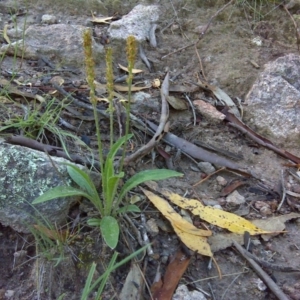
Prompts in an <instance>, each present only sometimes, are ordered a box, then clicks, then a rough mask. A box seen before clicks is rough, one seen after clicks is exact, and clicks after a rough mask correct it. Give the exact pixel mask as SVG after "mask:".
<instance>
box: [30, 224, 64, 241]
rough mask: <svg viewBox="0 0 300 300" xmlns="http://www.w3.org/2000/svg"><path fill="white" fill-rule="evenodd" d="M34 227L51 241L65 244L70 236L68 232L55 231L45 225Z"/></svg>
mask: <svg viewBox="0 0 300 300" xmlns="http://www.w3.org/2000/svg"><path fill="white" fill-rule="evenodd" d="M33 227H34V228H35V229H36V230H38V231H39V232H40V233H42V234H43V235H45V236H46V237H48V238H49V239H51V240H55V241H56V240H58V241H60V242H65V241H66V239H67V237H68V236H69V231H68V230H53V229H49V228H47V227H45V226H43V225H33Z"/></svg>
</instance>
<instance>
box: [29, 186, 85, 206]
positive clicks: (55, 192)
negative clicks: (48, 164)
mask: <svg viewBox="0 0 300 300" xmlns="http://www.w3.org/2000/svg"><path fill="white" fill-rule="evenodd" d="M71 196H83V197H86V198H88V199H90V195H89V194H87V193H85V192H83V191H81V190H79V189H76V188H74V187H72V186H58V187H55V188H53V189H50V190H48V191H46V192H45V193H44V194H43V195H41V196H39V197H37V198H36V199H34V200H33V202H32V204H38V203H43V202H46V201H49V200H52V199H56V198H64V197H71Z"/></svg>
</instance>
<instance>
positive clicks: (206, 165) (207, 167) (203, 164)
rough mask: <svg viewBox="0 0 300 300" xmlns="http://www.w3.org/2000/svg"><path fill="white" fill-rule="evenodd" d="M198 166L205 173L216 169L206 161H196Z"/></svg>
mask: <svg viewBox="0 0 300 300" xmlns="http://www.w3.org/2000/svg"><path fill="white" fill-rule="evenodd" d="M198 168H199V169H200V170H201V171H202V172H204V173H205V174H211V173H213V172H215V171H216V169H215V167H214V166H213V165H212V164H211V163H209V162H206V161H203V162H200V163H198Z"/></svg>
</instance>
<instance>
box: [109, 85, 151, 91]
mask: <svg viewBox="0 0 300 300" xmlns="http://www.w3.org/2000/svg"><path fill="white" fill-rule="evenodd" d="M149 88H151V85H146V86H134V85H133V86H131V91H132V92H137V91H141V90H145V89H149ZM114 89H115V90H117V91H118V92H128V91H129V87H128V85H119V84H115V85H114Z"/></svg>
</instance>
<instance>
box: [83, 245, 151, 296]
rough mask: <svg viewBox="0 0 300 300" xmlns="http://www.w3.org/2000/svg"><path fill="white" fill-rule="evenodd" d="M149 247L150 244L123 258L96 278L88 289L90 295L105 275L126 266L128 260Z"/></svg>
mask: <svg viewBox="0 0 300 300" xmlns="http://www.w3.org/2000/svg"><path fill="white" fill-rule="evenodd" d="M149 245H150V244H148V245H146V246H144V247H142V248H141V249H139V250H137V251H135V252H133V253H132V254H130V255H128V256H127V257H125V258H124V259H122V260H121V261H120V262H117V263H116V264H114V265H113V266H112V267H111V268H109V269H106V271H105V272H104V273H103V274H102V275H101V276H100V277H99V278H97V280H96V281H95V282H94V283H93V284H92V286H91V288H90V289H89V293H91V292H92V291H93V290H94V289H95V288H96V287H97V285H98V284H99V283H100V282H101V281H102V280H103V278H104V277H105V276H106V274H107V273H111V272H112V271H114V270H116V269H117V268H119V267H121V266H122V265H124V264H126V263H127V262H128V261H129V260H131V259H132V258H134V257H135V256H136V255H138V254H140V253H142V252H144V251H145V250H146V249H147V248H148V247H149Z"/></svg>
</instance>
